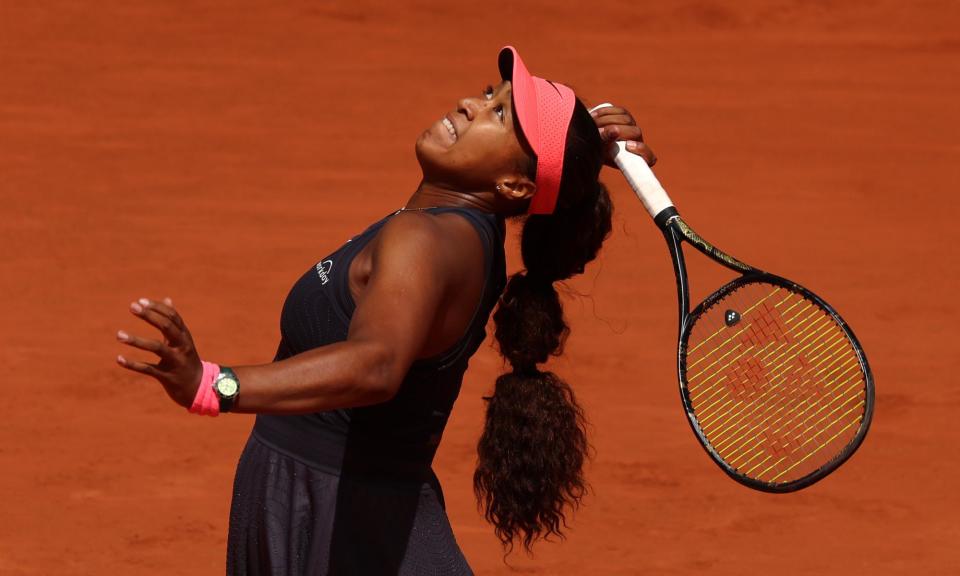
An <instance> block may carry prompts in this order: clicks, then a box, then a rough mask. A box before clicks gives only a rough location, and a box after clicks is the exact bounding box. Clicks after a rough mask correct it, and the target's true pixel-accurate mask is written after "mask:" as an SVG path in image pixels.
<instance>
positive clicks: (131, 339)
mask: <svg viewBox="0 0 960 576" xmlns="http://www.w3.org/2000/svg"><path fill="white" fill-rule="evenodd" d="M130 312H132V313H133V315H134V316H139V317H140V318H141V319H142V320H144V321H145V322H147V323H148V324H152V325H153V326H154V327H155V328H157V329H158V330H160V333H161V335H162V336H163V342H160V341H158V340H149V339H147V338H140V337H137V336H134V335H132V334H127V333H126V332H124V331H123V330H120V331H118V332H117V340H119V341H121V342H123V343H124V344H127V345H129V346H133V347H134V348H140V349H141V350H146V351H148V352H153V353H154V354H156V355H157V356H159V357H160V362H158V363H156V364H147V363H144V362H137V361H135V360H129V359H127V358H125V357H124V356H122V355H118V356H117V363H118V364H120V365H121V366H123V367H124V368H126V369H128V370H133V371H134V372H140V373H142V374H146V375H148V376H153V377H154V378H156V379H157V380H158V381H159V382H160V383H161V384H163V388H164V390H166V391H167V394H168V395H169V396H170V398H172V399H173V401H174V402H176V403H177V404H180V405H181V406H184V407H187V408H189V407H190V406H191V404H193V398H194V396H196V393H197V388H199V386H200V377H201V376H202V374H203V366H202V365H201V363H200V356H199V355H198V354H197V349H196V347H195V346H194V345H193V337H191V336H190V331H189V330H187V326H186V324H184V322H183V320H182V319H181V318H180V315H179V314H178V313H177V311H176V310H175V309H174V308H173V301H172V300H170V298H164V299H163V302H158V301H156V300H148V299H147V298H141V299H140V300H138V301H137V302H133V303H131V304H130Z"/></svg>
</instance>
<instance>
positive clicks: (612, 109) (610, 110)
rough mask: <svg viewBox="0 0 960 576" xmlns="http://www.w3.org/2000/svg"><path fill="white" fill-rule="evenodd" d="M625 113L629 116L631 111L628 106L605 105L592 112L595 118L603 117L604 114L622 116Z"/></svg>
mask: <svg viewBox="0 0 960 576" xmlns="http://www.w3.org/2000/svg"><path fill="white" fill-rule="evenodd" d="M624 114H625V115H627V116H629V115H630V112H628V111H627V109H626V108H621V107H619V106H604V107H603V108H599V109H597V110H594V111H593V112H591V113H590V115H591V116H593V118H594V119H595V120H596V119H599V118H603V117H604V116H620V115H624Z"/></svg>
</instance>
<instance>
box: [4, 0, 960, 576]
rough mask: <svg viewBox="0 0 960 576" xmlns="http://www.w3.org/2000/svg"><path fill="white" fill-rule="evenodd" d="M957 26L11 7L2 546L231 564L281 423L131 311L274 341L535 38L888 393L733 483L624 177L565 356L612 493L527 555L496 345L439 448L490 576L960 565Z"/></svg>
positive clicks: (529, 58) (249, 5) (308, 5)
mask: <svg viewBox="0 0 960 576" xmlns="http://www.w3.org/2000/svg"><path fill="white" fill-rule="evenodd" d="M958 24H960V8H958V5H957V4H956V3H951V2H892V1H884V2H859V1H857V2H854V1H851V2H837V3H831V2H787V1H771V2H759V1H750V2H729V3H721V2H699V1H698V2H694V1H684V2H664V3H659V4H657V3H646V2H638V1H607V2H597V3H594V4H592V5H591V7H590V8H589V9H587V4H585V3H579V2H543V1H536V2H510V3H506V2H503V3H498V2H486V3H453V2H438V3H429V2H425V1H419V2H398V3H390V2H373V1H367V0H355V1H353V2H329V1H327V2H304V3H291V2H283V3H279V2H259V3H254V2H179V3H159V2H156V3H154V2H144V1H139V0H138V1H135V2H115V3H79V2H44V3H27V2H8V3H5V4H4V5H3V7H2V8H0V206H2V208H0V210H2V214H3V218H2V223H0V263H2V267H3V271H2V277H0V278H2V280H0V299H2V304H0V310H2V321H0V364H2V366H3V371H4V376H3V378H2V390H3V396H4V407H5V408H4V411H3V418H0V469H2V470H3V473H2V474H0V494H2V496H0V508H2V512H0V574H4V575H27V574H29V575H40V574H44V575H45V574H115V575H132V576H136V575H145V574H184V575H192V574H197V575H201V574H204V575H205V574H216V573H222V572H223V565H224V551H225V543H226V534H227V512H228V508H229V503H230V489H231V483H232V480H233V473H234V468H235V464H236V461H237V457H238V456H239V454H240V451H241V449H242V447H243V443H244V441H245V440H246V437H247V434H248V432H249V430H250V427H251V425H252V422H253V418H252V417H251V416H247V415H227V416H223V417H220V418H217V419H211V418H198V417H196V416H193V415H189V414H187V413H186V411H184V410H183V409H181V408H179V407H177V406H176V405H174V404H173V403H172V402H170V400H169V399H168V398H167V396H166V395H165V394H164V393H163V392H162V389H161V387H160V386H159V384H157V383H156V382H155V381H154V380H152V379H148V378H146V377H140V376H138V375H136V374H133V373H131V372H127V371H125V370H122V369H121V368H120V367H118V366H117V365H116V364H115V362H114V358H115V356H116V355H117V354H118V353H120V352H121V351H124V348H125V347H122V346H121V345H120V344H118V343H117V342H116V341H115V339H114V334H115V332H116V330H117V329H121V328H122V329H126V330H131V331H133V332H134V333H146V331H145V330H144V329H143V328H142V327H141V326H143V323H142V322H141V321H139V320H137V319H136V318H134V317H133V316H132V315H131V314H130V313H129V312H128V311H127V306H128V304H129V303H130V302H131V301H133V300H134V299H136V298H138V297H141V296H147V297H151V298H161V297H163V296H171V297H172V298H173V300H174V302H175V303H176V305H177V306H178V308H179V309H180V311H181V313H182V315H183V316H184V318H185V320H186V321H187V324H188V326H189V327H190V328H191V330H192V332H193V335H194V339H195V340H196V342H197V344H198V347H199V350H200V353H201V354H202V356H203V357H204V358H209V359H211V360H215V361H219V362H221V363H224V364H249V363H264V362H269V361H270V360H271V359H272V357H273V353H274V351H275V349H276V345H277V342H278V339H279V329H278V319H279V315H280V309H281V305H282V302H283V299H284V297H285V296H286V293H287V291H288V289H289V288H290V286H291V285H292V284H293V282H294V281H295V280H296V279H297V278H298V277H299V275H300V274H302V273H303V271H304V270H306V269H307V268H308V267H311V266H313V264H315V263H316V261H317V260H318V259H319V258H320V257H322V256H323V255H325V254H327V253H329V252H331V251H332V250H333V249H335V248H336V247H338V246H339V245H340V244H341V243H342V242H343V241H344V240H346V239H347V238H348V237H349V236H351V235H353V234H356V233H358V232H360V231H361V230H362V229H363V228H364V227H365V226H366V225H367V224H369V223H371V222H373V221H375V220H377V219H379V218H380V217H382V216H384V215H386V214H387V213H389V212H392V211H393V210H396V209H397V208H399V207H401V206H402V205H403V204H404V203H405V202H406V200H407V198H408V197H409V196H410V194H411V193H412V192H413V191H414V189H415V187H416V185H417V183H418V176H419V171H418V166H417V163H416V160H415V158H414V155H413V143H414V140H415V138H416V137H417V135H418V134H419V133H420V132H421V131H422V130H423V129H425V128H426V127H427V126H429V125H430V124H431V123H433V122H434V121H435V120H436V119H437V118H439V116H440V115H441V114H443V113H444V112H446V111H447V110H450V109H452V108H454V106H455V102H456V100H457V99H458V98H460V97H462V96H466V95H471V94H478V93H479V92H480V90H481V89H482V87H483V86H485V85H486V84H487V83H491V82H493V83H495V82H496V81H497V79H498V76H497V69H496V53H497V49H499V48H500V46H501V45H503V44H506V43H513V44H515V45H517V46H518V48H519V49H520V50H521V53H522V54H523V55H524V59H525V60H526V62H527V64H528V65H529V66H530V68H531V70H532V71H533V72H534V73H535V74H538V75H541V76H546V77H550V78H553V79H557V80H561V81H564V82H566V83H569V84H571V85H573V86H574V87H575V88H576V89H577V90H578V93H579V94H580V95H581V96H582V97H583V98H585V99H586V100H587V102H588V103H592V104H595V103H598V102H601V101H604V100H611V101H613V102H617V103H621V104H623V105H625V106H626V107H628V108H629V109H631V110H632V111H633V112H634V113H635V114H636V116H637V117H638V119H639V120H640V123H641V125H642V126H643V128H644V130H645V133H646V134H647V136H648V141H649V142H650V144H651V145H652V147H653V148H654V150H655V151H656V152H657V154H658V156H659V158H660V163H659V165H658V166H657V173H658V175H659V176H660V178H661V180H662V181H663V182H664V184H665V185H666V187H667V189H668V190H670V191H671V192H672V195H673V197H674V200H675V201H676V203H677V205H678V207H679V208H680V210H681V211H682V212H683V214H684V215H685V216H686V218H687V220H688V221H689V222H690V223H691V224H692V225H693V226H695V227H696V229H697V230H698V231H699V232H700V233H701V234H703V235H704V236H705V237H707V238H708V239H710V240H711V241H712V242H714V243H715V244H717V245H719V246H721V247H723V248H726V249H727V250H728V251H730V252H731V253H733V254H734V255H736V256H738V257H740V258H742V259H744V260H746V261H747V262H750V263H752V264H755V265H757V266H759V267H761V268H764V269H769V270H771V271H774V272H777V273H780V274H782V275H784V276H787V277H790V278H793V279H796V280H798V281H800V282H802V283H803V284H805V285H807V286H809V287H810V288H812V289H813V290H815V291H817V292H818V293H820V294H821V295H823V296H824V297H825V298H826V299H827V300H828V301H829V302H831V303H832V304H833V305H834V306H836V307H837V308H838V309H839V310H840V311H841V313H842V314H843V315H844V316H845V318H846V320H847V321H848V322H849V323H850V324H851V326H853V328H854V329H855V331H856V333H857V336H858V337H859V338H860V340H861V342H862V343H863V346H864V348H865V350H866V352H867V355H868V358H869V360H870V361H871V364H872V367H873V371H874V374H875V376H876V382H877V408H876V414H875V419H874V426H873V428H872V430H871V432H870V434H869V436H868V437H867V440H866V442H865V444H864V445H863V447H862V448H861V450H860V451H859V452H858V453H857V454H856V455H855V456H854V457H853V458H852V459H851V460H850V461H849V462H848V463H847V464H846V465H845V466H844V467H842V468H841V469H840V470H838V471H837V472H836V473H835V474H833V475H832V476H830V477H829V478H827V479H826V480H824V481H823V482H821V483H819V484H817V485H815V486H813V487H811V488H809V489H807V490H805V491H802V492H800V493H797V494H792V495H780V496H777V495H769V494H762V493H758V492H754V491H751V490H748V489H746V488H744V487H741V486H740V485H738V484H736V483H734V482H732V481H731V480H729V479H728V478H727V477H726V476H725V475H724V474H723V473H722V472H721V471H720V469H719V468H717V467H716V465H714V464H713V463H712V462H711V461H710V459H709V458H708V457H707V456H706V454H705V453H704V452H703V450H702V449H701V448H700V445H699V444H698V442H697V441H696V440H695V438H694V436H693V435H692V434H691V432H690V429H689V426H688V425H687V422H686V420H685V418H684V416H683V414H682V411H681V406H680V401H679V398H678V394H677V389H676V388H677V387H676V376H675V373H674V369H673V366H674V362H675V351H674V346H675V342H676V336H675V331H676V304H675V293H674V279H673V273H672V271H671V268H670V263H669V259H668V257H667V253H666V248H665V246H664V244H663V241H662V238H661V237H660V235H659V233H658V232H657V231H656V230H655V228H654V227H653V225H652V224H651V223H650V222H649V218H648V216H647V215H646V213H645V212H644V211H643V209H642V207H641V206H640V204H639V202H638V201H637V200H636V199H635V197H634V196H633V195H632V193H631V192H630V191H629V189H628V188H627V187H626V185H625V183H624V182H623V181H622V179H621V178H620V177H619V174H617V173H615V172H613V171H609V172H607V173H606V174H605V181H606V182H607V183H608V184H609V185H610V186H611V189H612V192H613V194H614V199H615V201H616V202H617V213H616V217H615V231H614V234H613V236H612V237H611V238H610V239H609V241H608V242H607V244H605V246H604V249H603V252H602V255H601V257H600V258H599V259H598V260H597V261H596V262H594V263H593V264H591V265H590V266H589V267H588V269H587V272H586V274H585V275H584V276H582V277H580V278H578V279H576V280H575V281H572V282H570V283H569V290H568V296H567V298H566V311H567V315H568V318H569V320H570V322H571V324H572V327H573V333H572V336H571V339H570V341H569V345H568V348H567V352H568V353H567V354H566V355H565V356H564V357H563V358H562V359H561V360H559V361H557V362H555V364H554V365H553V369H554V370H555V371H557V372H558V373H560V374H561V375H562V376H564V377H566V378H567V379H568V380H569V381H570V382H571V383H573V384H574V386H575V388H576V390H577V391H578V392H579V396H580V398H581V400H582V402H583V403H584V405H585V407H586V409H587V411H588V416H589V417H590V420H591V421H592V426H593V436H592V439H593V443H594V446H595V449H596V457H595V459H594V461H593V462H592V464H591V466H590V469H589V479H590V481H591V483H592V486H593V493H592V494H591V496H590V497H589V498H588V500H587V502H586V506H585V507H584V508H582V509H581V510H580V511H579V513H578V514H577V515H576V516H575V518H574V519H573V529H572V530H571V531H570V532H569V537H568V539H567V540H566V541H565V542H563V543H560V544H541V545H539V546H537V547H536V549H535V555H534V556H532V557H527V556H524V555H523V554H514V555H513V556H511V558H510V563H511V565H512V566H513V570H515V571H514V572H511V568H508V567H507V566H505V565H504V564H503V563H502V561H501V555H500V553H499V546H498V542H497V541H496V540H495V538H494V536H493V532H492V529H491V528H490V526H488V525H487V524H486V523H485V522H484V521H483V520H482V518H481V517H480V516H479V514H478V512H477V510H476V507H475V504H474V499H473V495H472V491H471V484H470V481H471V474H472V471H473V464H474V455H475V444H476V440H477V438H478V436H479V433H480V426H481V417H482V413H481V410H482V401H481V396H482V395H484V394H487V393H489V391H490V389H491V387H492V384H493V380H494V378H495V376H496V375H497V374H498V371H499V370H500V369H501V365H500V361H499V356H498V355H497V354H496V351H495V350H494V349H492V348H490V347H489V346H487V345H485V346H484V347H483V348H481V352H479V353H478V355H477V356H475V357H474V359H473V361H472V363H471V368H470V370H469V372H468V375H467V378H466V380H465V381H464V387H463V391H462V394H461V397H460V400H459V402H458V404H457V407H456V409H455V412H454V417H453V419H452V421H451V423H450V424H449V426H448V428H447V431H446V434H445V437H444V440H443V443H442V445H441V449H440V453H439V455H438V457H437V459H436V462H435V468H436V470H437V473H438V475H439V476H440V478H441V480H442V482H443V486H444V489H445V494H446V498H447V502H448V513H449V515H450V519H451V522H452V524H453V527H454V532H455V533H456V535H457V538H458V541H459V542H460V544H461V546H462V548H463V550H464V552H465V554H466V556H467V558H468V559H469V560H470V562H471V564H472V565H473V567H474V569H475V570H476V572H477V573H478V574H514V573H518V574H544V575H547V574H551V575H553V574H556V575H568V574H569V575H578V576H582V575H593V574H677V575H686V574H711V575H741V574H769V575H793V574H831V575H832V574H843V575H856V574H866V575H870V576H880V575H887V574H925V575H929V574H957V573H960V552H958V551H957V550H958V548H957V544H958V542H960V523H958V520H957V513H958V512H960V496H958V491H957V486H958V484H960V463H958V461H957V452H956V446H957V443H958V440H960V434H958V432H957V426H956V421H957V415H956V411H957V409H958V407H960V383H958V382H957V378H956V374H957V372H958V368H960V362H958V360H957V358H958V355H957V349H956V347H957V333H956V329H955V328H954V326H955V324H956V323H957V322H958V320H960V314H958V310H957V306H956V299H955V294H956V292H957V289H958V285H957V275H958V269H957V263H958V248H957V245H958V244H957V243H958V241H960V237H958V234H957V232H956V231H955V226H956V222H957V217H958V216H960V211H958V206H957V204H958V201H957V195H956V192H957V183H958V181H960V144H958V137H957V134H958V129H960V123H958V108H957V103H958V102H960V33H958V31H957V30H958V28H960V26H958ZM218 223H226V224H228V225H229V227H230V228H231V230H232V231H233V232H231V233H222V232H219V231H218V230H217V225H218ZM511 250H512V259H511V261H510V262H511V264H510V265H511V268H512V269H516V268H517V266H518V265H519V254H517V253H516V245H515V243H514V242H513V241H512V240H511ZM709 268H710V267H709V266H707V265H703V266H701V267H699V268H698V267H696V264H694V265H692V270H691V274H692V281H693V283H694V297H695V299H698V297H702V296H704V295H705V293H704V291H705V290H706V289H707V288H708V287H709V284H710V283H715V282H717V281H719V280H720V279H721V277H722V276H723V275H722V274H720V275H716V274H711V275H709V276H703V275H700V276H698V274H699V273H700V272H703V273H704V274H706V273H707V272H706V270H709ZM705 277H706V278H708V279H709V282H708V281H704V280H703V279H704V278H705ZM698 279H699V280H700V282H699V283H698ZM577 293H579V294H580V295H579V296H578V295H577ZM488 342H489V341H488ZM140 356H142V357H144V358H146V357H147V356H148V355H146V354H140ZM208 455H213V456H212V457H210V456H208Z"/></svg>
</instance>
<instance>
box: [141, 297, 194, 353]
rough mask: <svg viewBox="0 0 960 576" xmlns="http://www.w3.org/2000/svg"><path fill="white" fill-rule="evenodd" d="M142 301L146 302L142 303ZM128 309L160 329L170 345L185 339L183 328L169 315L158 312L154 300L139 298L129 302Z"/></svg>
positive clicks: (177, 343)
mask: <svg viewBox="0 0 960 576" xmlns="http://www.w3.org/2000/svg"><path fill="white" fill-rule="evenodd" d="M143 302H146V303H147V304H146V305H144V304H143ZM130 311H131V312H133V313H134V314H135V315H137V316H139V317H140V318H142V319H144V320H145V321H147V322H148V323H150V324H152V325H153V326H154V327H156V328H157V329H158V330H160V332H161V333H163V336H164V338H166V339H167V342H168V343H169V344H170V345H172V346H177V345H179V344H181V343H182V342H183V341H184V340H185V337H184V330H183V329H182V328H181V327H180V326H178V325H177V324H176V323H175V322H174V321H173V320H171V319H170V318H169V317H167V316H165V315H163V314H161V313H160V312H158V311H157V308H156V302H151V301H149V300H147V299H146V298H141V299H140V300H139V301H137V302H133V303H132V304H130Z"/></svg>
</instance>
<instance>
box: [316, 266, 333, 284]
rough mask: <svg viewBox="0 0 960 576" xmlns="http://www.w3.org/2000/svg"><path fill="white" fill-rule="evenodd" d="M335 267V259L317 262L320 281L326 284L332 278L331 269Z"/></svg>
mask: <svg viewBox="0 0 960 576" xmlns="http://www.w3.org/2000/svg"><path fill="white" fill-rule="evenodd" d="M332 268H333V260H324V261H323V262H317V275H319V276H320V283H321V284H326V283H327V282H328V281H329V280H330V276H329V274H330V270H331V269H332Z"/></svg>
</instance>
